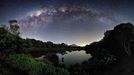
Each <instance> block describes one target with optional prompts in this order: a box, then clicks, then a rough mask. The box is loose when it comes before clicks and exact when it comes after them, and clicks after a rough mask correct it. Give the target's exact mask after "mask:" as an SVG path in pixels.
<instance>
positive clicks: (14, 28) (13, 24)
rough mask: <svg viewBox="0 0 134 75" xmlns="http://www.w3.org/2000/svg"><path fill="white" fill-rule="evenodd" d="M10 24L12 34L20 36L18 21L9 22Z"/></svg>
mask: <svg viewBox="0 0 134 75" xmlns="http://www.w3.org/2000/svg"><path fill="white" fill-rule="evenodd" d="M9 24H10V31H11V33H13V34H14V35H19V34H20V33H19V29H20V27H19V25H18V22H17V20H10V21H9Z"/></svg>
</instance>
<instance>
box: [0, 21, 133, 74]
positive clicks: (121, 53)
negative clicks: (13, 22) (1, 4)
mask: <svg viewBox="0 0 134 75" xmlns="http://www.w3.org/2000/svg"><path fill="white" fill-rule="evenodd" d="M44 47H45V48H47V52H48V53H49V51H48V50H49V48H53V49H54V48H56V49H57V48H59V49H60V48H62V49H63V48H64V49H65V50H66V49H71V48H72V49H75V48H76V49H82V48H81V47H72V46H67V45H66V44H64V43H62V44H53V43H52V42H42V41H39V40H35V39H22V38H21V37H19V35H18V34H15V33H13V32H10V31H8V30H7V29H5V28H3V27H1V28H0V75H134V51H133V50H134V26H133V25H132V24H131V23H122V24H119V25H117V26H116V27H114V29H113V30H108V31H106V32H105V33H104V37H103V39H102V40H100V41H98V42H93V43H91V44H90V45H87V46H85V47H84V48H83V49H85V50H86V52H87V53H90V54H91V55H92V56H93V57H92V58H91V59H89V60H88V61H85V62H83V63H82V64H76V65H72V66H65V65H60V64H58V63H57V64H51V63H49V62H48V61H49V59H50V58H49V59H48V61H39V60H35V59H34V57H33V56H32V54H31V51H32V50H31V51H30V52H29V51H26V50H25V49H27V48H30V49H33V51H34V53H35V52H36V51H35V50H34V49H36V48H44ZM50 52H51V51H50ZM37 53H38V52H37ZM51 59H54V58H51ZM52 63H53V62H52Z"/></svg>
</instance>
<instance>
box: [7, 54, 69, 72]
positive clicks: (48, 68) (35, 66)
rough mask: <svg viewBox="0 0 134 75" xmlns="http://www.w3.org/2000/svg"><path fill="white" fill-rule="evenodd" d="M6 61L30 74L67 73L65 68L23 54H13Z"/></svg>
mask: <svg viewBox="0 0 134 75" xmlns="http://www.w3.org/2000/svg"><path fill="white" fill-rule="evenodd" d="M6 63H7V64H9V65H10V66H11V67H13V68H17V69H20V70H22V71H26V72H27V73H29V74H30V75H69V72H68V71H67V70H65V69H62V68H58V67H54V66H53V65H48V64H46V63H43V62H40V61H36V60H34V59H33V58H32V57H30V56H28V55H25V54H13V55H9V57H8V58H6Z"/></svg>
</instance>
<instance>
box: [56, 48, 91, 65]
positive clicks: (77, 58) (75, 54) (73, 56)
mask: <svg viewBox="0 0 134 75" xmlns="http://www.w3.org/2000/svg"><path fill="white" fill-rule="evenodd" d="M56 55H57V56H58V57H59V64H65V65H74V64H77V63H78V64H81V63H82V62H84V61H87V60H88V59H90V58H91V57H92V56H91V54H87V53H86V51H84V50H80V51H72V52H69V51H66V52H65V53H64V54H63V53H57V54H56Z"/></svg>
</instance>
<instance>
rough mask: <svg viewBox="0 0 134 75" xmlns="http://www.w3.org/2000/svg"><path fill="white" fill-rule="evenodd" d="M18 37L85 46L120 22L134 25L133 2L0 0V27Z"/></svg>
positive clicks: (105, 0) (129, 0)
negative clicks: (13, 29) (13, 27)
mask: <svg viewBox="0 0 134 75" xmlns="http://www.w3.org/2000/svg"><path fill="white" fill-rule="evenodd" d="M12 19H16V20H18V23H19V26H20V32H21V37H23V38H35V39H38V40H42V41H52V42H54V43H62V42H64V43H67V44H77V45H80V46H84V45H86V44H89V43H91V42H93V41H98V40H100V39H102V38H103V33H104V32H105V31H106V30H109V29H112V28H113V27H114V26H115V25H117V24H120V23H124V22H125V23H126V22H131V23H134V0H0V24H6V25H9V24H8V21H9V20H12Z"/></svg>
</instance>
